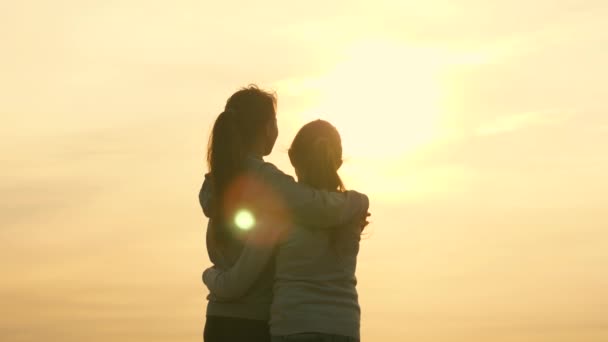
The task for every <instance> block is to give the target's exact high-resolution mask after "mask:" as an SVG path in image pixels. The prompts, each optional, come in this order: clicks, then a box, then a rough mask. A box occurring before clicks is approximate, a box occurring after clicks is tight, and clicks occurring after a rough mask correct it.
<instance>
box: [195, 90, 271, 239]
mask: <svg viewBox="0 0 608 342" xmlns="http://www.w3.org/2000/svg"><path fill="white" fill-rule="evenodd" d="M275 118H276V95H275V94H273V93H270V92H267V91H264V90H261V89H260V88H258V87H257V86H255V85H250V86H248V87H245V88H242V89H241V90H239V91H237V92H236V93H234V94H233V95H232V96H231V97H230V98H229V99H228V101H227V102H226V106H225V108H224V111H223V112H222V113H221V114H220V115H219V116H218V117H217V119H216V120H215V124H214V125H213V130H212V132H211V135H210V137H209V145H208V149H207V164H208V167H209V173H210V176H211V184H212V198H213V201H214V203H215V205H214V206H213V209H212V213H211V218H213V219H214V220H215V222H216V223H217V224H214V225H213V227H214V229H215V230H216V231H215V232H214V233H215V234H214V235H215V237H216V239H217V241H218V242H226V240H227V239H229V238H230V237H231V235H230V230H229V229H227V228H228V227H227V225H226V224H225V223H226V222H227V218H228V217H231V216H232V215H233V214H234V213H232V212H230V211H231V210H232V208H229V207H228V206H227V205H226V201H225V196H226V193H227V191H229V188H230V186H231V185H232V183H233V182H234V181H235V180H236V179H237V177H238V176H239V175H241V174H242V173H243V172H244V171H245V158H246V157H247V154H248V153H249V152H250V148H251V146H252V145H253V144H254V142H255V141H256V139H258V138H259V137H260V136H261V135H262V134H264V132H265V129H266V127H267V124H268V123H269V122H270V121H271V120H275Z"/></svg>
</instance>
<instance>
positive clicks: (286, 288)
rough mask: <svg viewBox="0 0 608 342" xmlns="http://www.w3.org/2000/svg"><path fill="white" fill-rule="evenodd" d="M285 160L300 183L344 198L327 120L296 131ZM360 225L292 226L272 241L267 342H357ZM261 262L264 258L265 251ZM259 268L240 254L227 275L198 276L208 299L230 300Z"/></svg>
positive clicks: (335, 138)
mask: <svg viewBox="0 0 608 342" xmlns="http://www.w3.org/2000/svg"><path fill="white" fill-rule="evenodd" d="M289 157H290V160H291V163H292V165H293V166H294V168H295V170H296V174H297V176H298V181H299V182H300V183H301V184H306V185H309V186H311V187H314V188H316V189H319V190H326V191H331V192H334V193H343V192H344V185H343V184H342V181H341V179H340V176H339V175H338V173H337V171H338V169H339V168H340V166H341V165H342V146H341V140H340V135H339V134H338V132H337V130H336V129H335V128H334V127H333V126H332V125H331V124H329V123H328V122H326V121H321V120H317V121H313V122H311V123H309V124H307V125H305V126H304V127H302V129H301V130H300V131H299V132H298V134H297V135H296V137H295V139H294V141H293V143H292V145H291V148H290V150H289ZM365 210H366V211H367V207H366V208H365ZM365 224H366V222H362V221H360V220H354V221H352V222H350V223H346V224H342V225H340V226H337V227H334V228H333V229H331V230H327V229H325V230H321V229H314V227H311V226H306V225H299V224H296V225H295V227H294V228H293V229H292V230H290V231H289V232H287V233H286V235H285V236H284V237H283V238H282V239H281V240H280V241H279V242H278V252H277V254H276V275H275V282H274V291H273V292H274V296H273V300H272V309H271V318H270V331H271V334H272V341H273V342H288V341H300V342H302V341H335V342H338V341H345V342H347V341H348V342H350V341H358V340H359V339H360V335H359V326H360V309H359V304H358V295H357V291H356V288H355V286H356V278H355V269H356V258H357V253H358V251H359V240H360V234H361V230H362V229H363V227H364V226H365ZM266 256H267V257H268V258H272V254H271V253H267V255H266ZM264 262H268V259H266V260H261V259H255V258H251V257H250V252H249V249H248V248H245V250H244V251H243V253H242V254H241V257H240V258H239V259H238V261H237V262H236V264H235V265H234V266H233V267H232V268H231V269H230V270H226V271H222V270H219V269H217V268H210V269H208V270H206V271H205V273H204V276H203V278H204V281H205V284H206V285H207V286H208V287H209V289H210V291H211V293H213V294H216V295H217V296H219V297H221V298H233V297H238V296H240V295H242V294H243V293H245V291H246V290H247V289H248V288H249V286H251V285H253V284H255V283H256V282H257V281H258V278H257V277H258V276H259V275H260V274H261V273H260V270H262V269H263V268H264V267H266V265H265V264H264Z"/></svg>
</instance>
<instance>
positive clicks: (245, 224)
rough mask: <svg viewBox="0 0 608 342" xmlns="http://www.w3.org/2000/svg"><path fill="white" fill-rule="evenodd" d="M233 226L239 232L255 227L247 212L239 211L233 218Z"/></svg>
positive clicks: (253, 220) (249, 213) (251, 217)
mask: <svg viewBox="0 0 608 342" xmlns="http://www.w3.org/2000/svg"><path fill="white" fill-rule="evenodd" d="M234 224H236V226H237V227H239V229H241V230H249V229H251V228H253V226H255V217H254V216H253V214H252V213H251V212H250V211H249V210H246V209H241V210H239V211H238V212H237V213H236V215H235V216H234Z"/></svg>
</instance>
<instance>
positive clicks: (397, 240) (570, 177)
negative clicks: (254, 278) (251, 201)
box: [0, 0, 608, 342]
mask: <svg viewBox="0 0 608 342" xmlns="http://www.w3.org/2000/svg"><path fill="white" fill-rule="evenodd" d="M607 17H608V2H606V1H603V0H589V1H578V0H577V1H574V0H551V1H549V0H538V1H523V0H514V1H481V0H462V1H447V0H427V1H408V0H400V1H388V0H374V1H331V2H328V1H317V0H314V1H312V0H311V1H304V2H290V1H264V2H250V1H240V2H238V3H237V2H219V1H201V0H199V1H194V0H189V1H185V0H184V1H181V0H177V1H171V2H169V1H151V0H146V1H143V0H121V1H110V0H104V1H101V0H98V1H93V0H91V1H88V0H87V1H80V0H79V1H76V0H57V1H30V0H23V1H4V2H2V3H1V4H0V44H1V46H2V53H1V54H0V76H1V77H0V119H1V123H2V124H1V125H0V136H1V137H2V138H1V140H0V141H1V144H0V162H1V167H0V191H1V194H2V196H0V241H1V245H0V247H1V248H0V260H1V261H0V268H1V269H2V270H3V273H4V274H3V277H2V281H1V282H0V284H1V285H0V302H1V303H2V305H1V306H0V340H2V341H35V340H41V339H44V340H47V341H84V340H86V341H93V342H94V341H107V340H112V341H118V342H121V341H143V340H146V341H200V339H201V338H202V327H203V325H204V312H205V304H206V301H205V295H206V289H205V288H204V286H203V285H202V283H201V281H200V274H201V272H202V270H203V269H204V268H205V267H207V266H209V261H208V259H207V255H206V251H205V246H204V238H203V237H204V229H205V221H204V219H203V216H202V213H201V211H200V209H199V207H198V202H197V192H198V189H199V186H200V183H201V181H202V177H203V174H204V172H205V165H204V150H205V146H206V141H207V137H208V133H209V129H210V126H211V125H212V123H213V120H214V118H215V116H216V115H217V114H219V112H220V111H221V109H222V106H223V104H224V102H225V100H226V99H227V97H228V96H229V95H230V94H231V93H232V92H234V91H235V90H237V89H238V88H239V87H241V86H244V85H246V84H248V83H257V84H258V85H260V86H261V87H263V88H267V89H273V90H276V91H277V93H278V97H279V128H280V131H281V133H280V137H279V141H278V143H277V146H276V148H275V151H274V152H273V154H272V155H271V156H270V157H269V158H268V160H269V161H271V162H274V163H276V164H278V165H279V166H280V167H281V168H282V169H283V170H284V171H286V172H288V173H293V172H292V169H291V167H290V165H289V164H288V162H287V158H286V149H287V147H288V146H289V143H290V141H291V139H292V137H293V136H294V134H295V132H296V131H297V129H298V128H299V127H300V126H301V125H302V124H304V123H306V122H307V121H309V120H312V119H316V118H324V119H327V120H329V121H331V122H332V123H334V124H335V125H336V126H337V128H338V129H339V130H340V132H341V133H342V135H343V139H344V145H345V146H344V147H345V159H346V164H345V165H344V167H343V170H342V172H343V175H344V178H345V182H346V185H347V187H349V188H354V189H357V190H360V191H364V192H366V193H368V194H369V195H370V197H371V200H372V207H371V211H372V214H373V216H372V221H373V222H372V225H370V226H369V228H368V232H367V233H366V235H365V237H364V240H363V241H362V248H361V253H360V258H359V269H358V278H359V291H360V300H361V305H362V310H363V321H362V337H363V340H365V341H399V340H416V341H433V342H442V341H446V342H447V341H471V340H473V341H475V340H482V339H483V340H490V341H535V342H537V341H540V342H544V341H547V342H560V341H586V342H600V341H606V340H608V268H607V267H606V265H608V205H607V203H608V202H607V200H606V194H607V193H608V177H607V176H606V175H608V116H606V113H607V112H608V104H607V103H606V100H605V99H606V98H608V87H606V85H605V80H606V79H608V67H607V64H606V61H607V60H608V24H607V22H606V18H607Z"/></svg>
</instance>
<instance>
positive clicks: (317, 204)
mask: <svg viewBox="0 0 608 342" xmlns="http://www.w3.org/2000/svg"><path fill="white" fill-rule="evenodd" d="M260 172H261V174H262V177H263V179H264V181H265V182H266V183H267V184H269V185H270V186H271V188H272V189H273V190H274V191H275V192H276V193H278V194H279V196H280V198H281V199H282V200H283V202H284V204H285V205H286V206H287V208H288V209H289V210H290V214H291V215H292V217H291V219H292V220H293V221H295V222H296V223H298V224H301V225H303V226H306V227H311V228H332V227H336V226H340V225H343V224H346V223H349V222H352V221H353V220H360V219H362V218H364V217H365V215H366V214H367V211H368V208H369V199H368V198H367V196H366V195H364V194H361V193H358V192H356V191H347V192H344V193H339V192H330V191H325V190H317V189H314V188H312V187H310V186H307V185H305V184H301V183H296V181H295V180H294V179H293V177H291V176H289V175H286V174H285V173H283V172H282V171H281V170H279V169H278V168H277V167H276V166H274V165H273V164H271V163H264V165H262V167H261V170H260Z"/></svg>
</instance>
